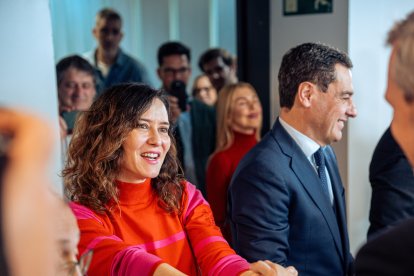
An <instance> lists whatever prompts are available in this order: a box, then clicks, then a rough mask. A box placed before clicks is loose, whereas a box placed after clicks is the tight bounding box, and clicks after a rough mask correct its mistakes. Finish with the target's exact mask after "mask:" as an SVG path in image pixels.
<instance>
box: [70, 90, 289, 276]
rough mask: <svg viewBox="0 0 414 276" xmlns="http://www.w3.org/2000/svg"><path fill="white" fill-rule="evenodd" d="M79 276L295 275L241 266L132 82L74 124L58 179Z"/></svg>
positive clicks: (144, 94)
mask: <svg viewBox="0 0 414 276" xmlns="http://www.w3.org/2000/svg"><path fill="white" fill-rule="evenodd" d="M63 176H64V178H65V185H66V193H67V194H68V196H70V198H71V200H72V201H73V202H72V203H71V208H72V211H73V212H74V213H75V215H76V218H77V222H78V226H79V229H80V231H81V237H80V242H79V245H78V248H79V253H80V255H81V256H82V255H83V254H85V253H86V252H91V250H93V258H92V262H91V266H90V269H89V271H88V275H183V273H185V274H187V275H200V274H203V275H262V274H263V275H276V273H277V275H296V274H295V273H296V271H295V270H294V269H293V268H290V269H283V268H282V267H281V266H279V265H277V264H274V263H272V262H269V261H265V262H263V261H259V262H256V263H253V264H249V263H247V261H245V260H244V259H243V258H241V257H239V256H238V255H236V254H235V252H234V251H233V250H232V249H231V248H230V246H229V245H228V244H227V242H226V241H225V240H224V239H223V237H222V236H221V233H220V231H219V229H218V227H217V226H216V225H215V224H214V219H213V216H212V214H211V210H210V207H209V205H208V204H207V202H206V201H205V200H204V198H203V197H202V195H201V193H200V192H199V191H198V190H196V189H195V187H194V185H192V184H190V183H189V182H187V181H185V180H184V178H183V176H182V174H181V169H180V168H179V167H178V165H177V158H176V149H175V145H174V141H173V136H172V129H171V127H170V117H169V114H168V100H167V96H166V95H165V94H163V93H162V92H161V91H158V90H154V89H152V88H150V87H148V86H146V85H141V84H122V85H118V86H114V87H112V88H110V89H108V90H107V91H106V92H105V93H103V94H102V95H101V96H100V97H99V98H98V99H97V100H96V101H95V103H94V104H93V105H92V106H91V108H90V109H89V110H88V111H85V112H83V113H82V114H81V115H80V117H79V118H78V120H77V122H76V125H75V129H74V134H73V137H72V141H71V144H70V146H69V151H68V163H67V166H66V168H65V170H64V172H63Z"/></svg>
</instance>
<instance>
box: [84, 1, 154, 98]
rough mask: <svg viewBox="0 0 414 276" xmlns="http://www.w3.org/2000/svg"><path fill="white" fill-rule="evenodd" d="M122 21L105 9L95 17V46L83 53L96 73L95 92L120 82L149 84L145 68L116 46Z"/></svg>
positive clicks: (116, 14) (113, 12)
mask: <svg viewBox="0 0 414 276" xmlns="http://www.w3.org/2000/svg"><path fill="white" fill-rule="evenodd" d="M121 28H122V18H121V16H120V15H119V13H118V12H116V11H115V10H113V9H110V8H104V9H102V10H101V11H99V12H98V14H97V15H96V25H95V27H94V28H93V30H92V33H93V36H94V37H95V39H96V41H97V43H98V47H97V48H96V49H95V50H93V51H91V52H88V53H85V54H84V58H86V59H87V60H88V61H89V62H90V63H91V64H92V65H93V66H94V67H95V70H96V75H97V91H98V93H102V92H103V90H104V89H106V88H108V87H110V86H112V85H115V84H118V83H123V82H143V83H146V84H149V85H151V81H150V79H149V76H148V73H147V70H146V68H145V67H144V65H143V64H142V63H140V62H139V61H138V60H136V59H135V58H133V57H131V56H129V55H127V54H125V53H124V52H123V51H122V50H121V48H120V47H119V44H120V43H121V40H122V37H123V35H124V34H123V32H122V30H121Z"/></svg>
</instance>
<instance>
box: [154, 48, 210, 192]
mask: <svg viewBox="0 0 414 276" xmlns="http://www.w3.org/2000/svg"><path fill="white" fill-rule="evenodd" d="M190 62H191V53H190V49H189V48H188V47H187V46H185V45H184V44H182V43H180V42H166V43H164V44H163V45H161V46H160V48H159V49H158V66H159V67H158V69H157V74H158V77H159V78H160V80H161V81H162V88H163V89H165V90H166V91H167V92H168V93H169V94H170V110H171V114H172V120H173V122H175V125H176V127H177V128H176V131H175V138H176V141H177V150H178V157H179V159H180V161H181V164H182V165H183V168H184V173H185V177H186V178H187V179H188V180H189V181H190V182H191V183H193V184H195V185H196V186H197V188H198V189H200V190H201V192H202V193H203V194H204V195H205V184H204V183H205V168H206V164H207V159H208V156H209V155H210V154H211V153H212V152H213V150H214V146H215V127H216V124H215V122H216V118H215V109H214V108H212V107H210V106H208V105H206V104H204V103H202V102H200V101H198V100H195V99H193V100H191V101H187V100H188V99H187V98H188V96H187V93H186V86H187V84H188V81H189V79H190V77H191V65H190Z"/></svg>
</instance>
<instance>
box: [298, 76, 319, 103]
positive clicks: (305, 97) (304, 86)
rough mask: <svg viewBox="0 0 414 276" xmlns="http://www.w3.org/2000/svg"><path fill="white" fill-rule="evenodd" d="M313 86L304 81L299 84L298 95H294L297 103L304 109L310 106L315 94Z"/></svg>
mask: <svg viewBox="0 0 414 276" xmlns="http://www.w3.org/2000/svg"><path fill="white" fill-rule="evenodd" d="M315 91H316V89H315V84H313V83H311V82H308V81H305V82H302V83H301V84H299V87H298V93H297V95H296V97H297V99H298V101H299V103H300V104H301V105H302V106H304V107H310V106H311V98H312V97H313V94H314V93H315Z"/></svg>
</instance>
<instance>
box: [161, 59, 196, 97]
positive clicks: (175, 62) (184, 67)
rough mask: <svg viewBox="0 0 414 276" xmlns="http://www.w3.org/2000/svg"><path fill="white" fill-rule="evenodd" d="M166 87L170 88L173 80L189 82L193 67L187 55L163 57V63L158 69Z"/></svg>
mask: <svg viewBox="0 0 414 276" xmlns="http://www.w3.org/2000/svg"><path fill="white" fill-rule="evenodd" d="M157 74H158V77H159V78H160V80H161V81H162V86H163V88H164V89H167V90H169V88H170V86H171V83H172V82H173V81H176V80H179V81H182V82H184V84H185V85H187V84H188V80H189V78H190V76H191V67H190V63H189V60H188V59H187V56H186V55H171V56H166V57H164V58H163V62H162V65H161V66H160V67H159V68H158V69H157Z"/></svg>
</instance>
